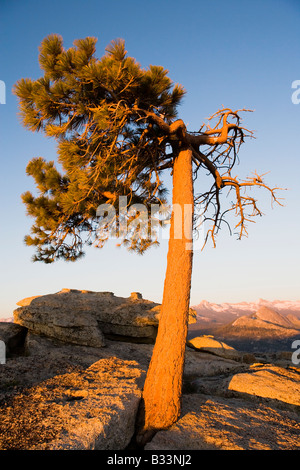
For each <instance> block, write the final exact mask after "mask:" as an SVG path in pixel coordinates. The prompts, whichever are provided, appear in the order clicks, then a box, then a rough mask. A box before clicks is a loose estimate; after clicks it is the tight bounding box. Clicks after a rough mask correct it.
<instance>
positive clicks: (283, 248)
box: [0, 0, 300, 317]
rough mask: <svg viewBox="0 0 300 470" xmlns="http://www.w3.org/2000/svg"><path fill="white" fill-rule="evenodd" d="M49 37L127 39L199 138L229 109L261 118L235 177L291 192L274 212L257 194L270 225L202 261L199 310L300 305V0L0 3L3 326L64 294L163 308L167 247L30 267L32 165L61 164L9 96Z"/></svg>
mask: <svg viewBox="0 0 300 470" xmlns="http://www.w3.org/2000/svg"><path fill="white" fill-rule="evenodd" d="M50 33H57V34H60V35H61V36H62V37H63V39H64V44H65V47H70V46H71V45H72V43H73V41H74V39H78V38H83V37H86V36H95V37H97V38H98V43H97V55H98V56H99V57H100V56H101V55H102V54H103V53H104V49H105V47H106V45H107V44H108V43H109V42H110V41H111V40H113V39H116V38H118V37H120V38H123V39H125V42H126V49H127V51H128V54H129V55H131V56H133V57H135V58H136V60H137V61H138V62H140V63H141V65H142V66H143V67H147V66H148V65H149V64H154V65H163V66H164V67H165V68H167V69H168V70H169V75H170V77H171V79H172V80H173V81H174V82H175V83H176V82H178V83H181V84H182V85H183V86H184V87H185V89H186V90H187V94H186V96H185V99H184V101H183V104H182V105H181V107H180V111H179V117H181V118H182V119H184V120H185V122H186V123H187V126H188V129H189V130H191V131H193V130H198V129H199V128H200V126H201V124H202V123H203V122H204V120H205V118H207V117H208V116H210V115H211V114H213V113H214V112H215V111H217V109H219V108H220V107H222V105H224V106H225V107H227V106H228V107H231V108H236V109H238V108H250V109H253V110H255V112H254V113H251V114H248V115H245V121H244V124H245V126H246V127H248V128H250V129H252V130H254V131H255V136H256V139H255V140H249V141H247V143H246V144H245V145H244V147H243V148H242V150H241V153H240V160H241V161H240V165H239V166H238V167H237V169H236V174H241V175H243V176H245V175H247V174H250V173H251V172H252V171H254V170H257V171H258V172H259V173H264V172H267V171H270V173H269V174H268V177H267V181H268V183H269V184H270V185H271V186H277V185H279V186H281V187H284V188H289V190H288V191H285V192H284V193H283V196H284V197H285V202H284V203H285V207H284V208H281V207H275V208H274V209H271V206H270V200H269V197H268V195H267V194H266V193H261V199H260V200H261V206H262V208H263V210H264V213H265V216H264V217H263V218H260V219H259V220H257V223H256V224H251V227H249V237H248V238H245V239H243V240H242V241H237V240H236V237H235V236H230V235H229V234H228V231H227V230H226V229H224V231H223V232H222V233H221V235H220V236H219V238H218V244H217V248H216V249H213V248H212V247H211V246H207V247H206V248H205V250H204V251H202V252H198V251H197V252H196V253H195V256H194V271H193V279H192V294H191V304H197V303H199V302H200V301H201V300H203V299H206V300H209V301H211V302H238V301H256V300H258V299H259V298H265V299H268V300H274V299H281V300H284V299H286V300H297V299H300V293H299V285H300V282H299V281H300V275H299V274H300V272H299V265H300V256H299V253H300V242H299V234H300V222H299V202H300V189H299V186H300V185H299V174H300V155H299V154H300V152H299V130H300V104H299V105H296V104H293V103H292V100H291V96H292V92H293V90H292V88H291V85H292V82H293V81H294V80H300V61H299V44H300V41H299V39H300V2H299V0H282V1H280V0H264V1H261V0H260V1H257V0H254V1H252V2H246V1H241V0H227V1H226V2H224V1H222V0H210V1H207V2H205V1H201V0H200V1H191V0H186V1H185V2H182V1H178V0H173V1H172V2H170V1H164V0H160V1H158V0H153V1H151V2H147V3H146V2H141V1H137V0H127V1H126V2H124V1H121V0H115V1H114V2H105V1H102V0H86V1H78V0H72V1H71V0H64V1H61V0H60V1H58V0H52V1H51V2H47V3H46V2H41V1H40V0H39V1H37V0H27V1H26V2H24V1H22V0H1V1H0V35H1V45H0V64H1V68H0V80H2V81H4V82H5V84H6V104H1V105H0V159H1V173H0V178H1V181H0V183H1V184H0V191H1V206H0V214H1V226H0V250H1V274H0V276H1V278H0V283H1V301H0V317H6V316H10V315H11V314H12V312H13V310H14V308H15V306H16V305H15V304H16V302H17V301H18V300H20V299H22V298H24V297H27V296H32V295H39V294H46V293H51V292H57V291H59V290H60V289H62V288H75V289H90V290H97V291H113V292H114V293H115V294H116V295H120V296H125V297H126V296H128V295H130V292H132V291H139V292H142V294H143V296H144V298H148V299H151V300H155V301H158V302H160V301H161V299H162V292H163V282H164V275H165V269H166V255H167V241H166V240H164V241H163V242H162V244H161V247H160V248H158V249H155V248H154V249H152V250H150V251H149V252H148V253H146V254H145V255H143V256H142V257H141V256H138V255H136V254H131V253H128V252H127V251H126V250H125V249H124V248H121V249H119V248H116V247H115V243H114V242H110V243H109V244H108V246H106V247H105V248H104V249H102V250H96V249H89V250H88V251H87V254H86V257H85V258H83V259H82V260H81V261H77V262H76V263H72V264H69V263H66V262H58V263H55V264H52V265H43V264H40V263H32V262H31V256H32V254H33V252H32V250H31V248H29V247H26V246H25V245H24V243H23V238H24V235H26V234H27V233H28V232H29V229H30V226H31V223H32V221H31V220H30V219H29V218H28V217H27V216H26V213H25V207H24V206H23V204H22V203H21V200H20V195H21V194H22V193H23V192H24V191H26V190H34V186H33V182H32V181H31V179H30V178H29V177H27V176H26V174H25V168H26V165H27V163H28V161H29V160H30V159H31V158H33V157H36V156H42V157H44V158H46V159H48V160H54V159H55V158H56V152H55V143H54V142H52V141H51V140H49V139H46V138H45V137H44V136H43V135H42V134H33V133H31V132H30V131H28V130H25V129H24V128H23V127H22V126H21V124H20V122H19V119H18V117H17V111H18V109H17V100H16V98H15V96H14V95H12V93H11V89H12V87H13V85H14V83H15V82H16V81H17V80H19V79H20V78H22V77H31V78H33V79H36V78H38V77H39V76H40V75H41V71H40V69H39V66H38V46H39V44H40V43H41V41H42V39H43V38H44V37H46V36H47V35H48V34H50Z"/></svg>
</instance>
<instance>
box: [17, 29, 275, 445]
mask: <svg viewBox="0 0 300 470" xmlns="http://www.w3.org/2000/svg"><path fill="white" fill-rule="evenodd" d="M96 42H97V39H95V38H93V37H87V38H85V39H79V40H76V41H74V43H73V47H70V48H69V49H65V48H64V46H63V41H62V38H61V37H60V36H58V35H50V36H48V37H47V38H45V39H44V40H43V41H42V43H41V45H40V49H39V64H40V67H41V69H42V71H43V76H42V77H41V78H39V79H37V80H31V79H28V78H26V79H20V80H19V81H18V82H17V83H16V85H15V88H14V92H15V94H16V95H17V97H18V98H19V106H20V116H21V119H22V123H23V124H24V126H25V127H27V128H28V129H30V130H31V131H43V132H44V133H45V135H46V136H49V137H53V138H54V139H56V141H57V156H58V163H59V165H60V168H59V170H58V169H57V168H56V166H55V164H54V162H53V161H50V162H46V161H45V160H44V159H43V158H40V157H39V158H33V159H32V160H31V161H30V162H29V163H28V166H27V169H26V171H27V174H28V175H31V176H32V177H33V178H34V180H35V183H36V186H37V191H38V195H37V196H36V197H35V196H34V195H32V194H31V193H30V192H26V193H25V194H23V195H22V199H23V202H24V203H25V205H26V207H27V213H28V215H29V216H31V217H33V218H34V219H35V223H34V225H33V226H32V233H31V235H28V236H26V237H25V242H26V244H27V245H29V246H34V247H35V248H36V254H35V256H34V260H37V261H43V262H45V263H52V262H53V261H55V260H58V259H65V260H70V261H75V260H76V259H78V258H80V257H81V256H82V255H83V254H84V252H83V248H84V245H85V244H87V245H91V244H94V245H95V246H98V247H102V246H103V244H104V243H105V240H107V239H108V238H109V236H110V233H111V228H112V224H111V221H109V222H108V218H107V214H106V213H105V212H102V213H101V214H100V216H99V211H98V212H97V209H98V207H99V206H101V205H102V204H108V205H109V207H114V208H115V214H116V216H115V223H116V224H117V226H118V224H119V226H121V223H122V224H123V225H122V227H123V226H124V220H123V221H121V214H120V212H119V202H118V201H119V198H120V196H123V199H122V200H123V201H124V198H126V201H127V207H128V209H129V208H130V206H132V205H133V204H143V207H145V208H146V209H147V211H149V214H150V213H151V207H153V206H152V205H153V204H155V205H156V206H155V207H162V206H163V205H165V204H166V202H167V199H166V188H165V187H164V185H163V181H162V175H163V172H166V171H167V172H170V173H171V174H172V182H173V188H172V207H173V208H175V207H176V208H177V209H178V208H180V209H181V213H182V217H178V216H176V217H175V215H174V214H175V211H172V214H171V220H170V237H169V249H168V256H167V270H166V277H165V283H164V291H163V301H162V307H161V315H160V321H159V328H158V334H157V338H156V342H155V345H154V349H153V355H152V359H151V363H150V366H149V369H148V373H147V377H146V381H145V385H144V390H143V400H142V403H143V407H142V410H143V411H142V416H143V420H142V423H143V425H142V427H141V429H140V433H139V440H140V442H145V441H146V440H147V439H148V438H149V436H150V435H152V434H153V433H154V432H155V431H156V430H158V429H166V428H168V427H169V426H170V425H172V424H173V423H174V422H175V421H176V420H177V419H178V417H179V414H180V407H181V395H182V376H183V368H184V357H185V344H186V335H187V325H188V312H189V301H190V288H191V274H192V257H193V233H194V231H195V228H196V226H197V217H198V216H197V214H196V211H195V210H194V207H195V204H197V207H198V206H200V207H201V208H202V213H203V214H202V217H204V221H205V227H206V228H207V232H206V236H205V243H206V242H207V240H209V239H210V240H212V243H213V245H215V240H216V235H217V233H218V231H219V229H220V226H221V225H222V223H223V222H224V223H225V224H227V225H229V223H231V224H232V221H231V222H230V220H229V221H228V216H229V218H230V215H231V214H233V215H234V216H235V217H237V223H235V224H234V226H235V228H236V230H237V231H238V237H242V236H243V235H246V234H247V222H249V221H252V220H253V217H255V216H258V215H262V213H261V211H260V209H259V208H258V205H257V199H256V198H255V197H254V195H253V194H252V195H251V194H249V192H247V190H249V189H251V188H253V187H255V188H264V189H265V190H267V191H269V192H270V195H271V200H272V201H276V202H278V199H277V198H276V194H275V190H276V189H277V188H271V187H269V186H268V185H267V184H266V183H265V182H264V180H263V175H262V176H261V175H259V174H257V173H256V172H255V173H254V174H253V175H252V176H250V177H248V178H246V179H240V178H238V177H237V176H233V175H232V169H233V168H234V167H235V165H236V163H237V158H238V151H239V149H240V146H241V144H242V143H243V142H244V139H245V137H247V136H250V137H251V136H252V132H251V131H248V130H247V129H245V128H244V127H242V125H241V117H240V114H241V112H243V111H247V110H245V109H242V110H231V109H229V108H222V109H219V110H218V111H217V112H216V113H215V114H213V115H212V116H211V117H210V118H209V119H208V121H207V124H206V125H204V124H203V125H202V127H201V128H200V130H199V131H197V132H190V131H188V130H187V127H186V125H185V123H184V122H183V121H182V120H181V119H178V118H177V107H178V105H179V104H180V102H181V100H182V97H183V96H184V94H185V90H184V89H183V87H182V86H181V85H178V84H174V83H173V82H172V81H171V79H170V78H169V77H168V71H167V70H165V69H164V68H163V67H161V66H153V65H150V66H149V68H148V69H143V68H141V66H140V64H139V63H137V62H136V61H135V60H134V59H133V58H131V57H128V55H127V51H126V50H125V46H124V41H123V40H117V41H113V42H111V44H110V45H108V47H107V48H106V51H105V54H104V55H103V57H101V59H98V58H96V57H95V52H96ZM200 174H204V175H205V177H207V178H206V179H207V180H209V184H206V183H205V181H203V178H202V182H201V185H202V189H201V188H200V191H199V192H198V193H197V192H196V189H195V188H194V182H195V180H196V178H197V177H198V175H200ZM228 193H230V197H228ZM101 207H103V206H101ZM137 207H138V206H137ZM176 213H177V215H178V210H177V212H176ZM125 214H126V213H125ZM127 214H128V218H127V222H132V221H134V220H135V218H137V217H138V216H139V211H138V210H136V211H135V212H134V211H133V212H132V211H130V210H128V212H127ZM122 217H123V218H124V214H123V215H122ZM158 219H159V217H158ZM101 221H102V222H103V223H102V224H101ZM99 227H101V229H100V228H99ZM128 227H129V229H128V231H127V232H126V231H125V234H123V238H122V239H121V241H120V243H124V244H126V245H127V246H128V248H129V249H131V250H135V251H137V252H140V253H142V252H144V251H145V250H146V249H147V248H149V247H150V246H151V245H153V244H156V243H157V239H156V236H155V235H154V236H153V231H151V230H150V228H149V232H148V236H146V237H145V236H143V237H142V236H141V231H140V228H141V227H140V226H139V224H130V223H128ZM205 243H204V244H205ZM145 269H146V270H147V267H145ZM149 282H151V280H149Z"/></svg>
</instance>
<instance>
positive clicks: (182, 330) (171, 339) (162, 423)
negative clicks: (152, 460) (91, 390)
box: [140, 149, 194, 442]
mask: <svg viewBox="0 0 300 470" xmlns="http://www.w3.org/2000/svg"><path fill="white" fill-rule="evenodd" d="M191 157H192V152H191V150H190V149H184V150H181V151H180V152H179V154H178V156H177V158H176V160H175V162H174V168H173V214H172V218H171V227H170V239H169V250H168V258H167V271H166V277H165V284H164V293H163V302H162V307H161V314H160V321H159V328H158V334H157V338H156V342H155V346H154V349H153V355H152V359H151V363H150V366H149V369H148V373H147V377H146V381H145V386H144V392H143V407H144V410H143V413H144V426H143V431H142V432H141V433H140V436H142V435H144V436H145V435H148V436H149V435H151V434H153V432H155V431H156V430H159V429H166V428H168V427H170V426H171V425H172V424H173V423H174V422H176V421H177V419H178V417H179V415H180V410H181V394H182V376H183V369H184V358H185V346H186V336H187V328H188V315H189V302H190V289H191V275H192V258H193V251H192V216H193V208H194V197H193V179H192V158H191ZM180 209H181V211H180ZM180 212H182V217H181V216H180ZM178 213H179V215H178ZM177 215H178V217H177ZM146 440H147V438H146ZM140 442H141V441H140Z"/></svg>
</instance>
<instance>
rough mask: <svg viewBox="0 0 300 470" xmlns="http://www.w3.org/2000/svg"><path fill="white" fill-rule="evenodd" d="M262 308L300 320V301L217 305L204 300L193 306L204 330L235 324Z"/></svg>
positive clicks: (260, 301) (264, 301)
mask: <svg viewBox="0 0 300 470" xmlns="http://www.w3.org/2000/svg"><path fill="white" fill-rule="evenodd" d="M260 307H267V308H269V309H271V310H274V311H275V312H276V313H279V314H281V315H283V316H287V315H294V316H295V317H296V318H298V319H299V320H300V300H296V301H289V300H274V301H269V300H264V299H259V300H258V301H257V302H239V303H221V304H215V303H211V302H208V301H207V300H203V301H202V302H200V304H198V305H193V309H194V310H196V313H197V325H198V326H202V327H203V328H211V327H217V326H221V325H225V324H226V323H229V322H233V321H234V320H236V319H237V318H239V317H241V316H245V315H250V314H252V313H255V312H257V310H259V308H260Z"/></svg>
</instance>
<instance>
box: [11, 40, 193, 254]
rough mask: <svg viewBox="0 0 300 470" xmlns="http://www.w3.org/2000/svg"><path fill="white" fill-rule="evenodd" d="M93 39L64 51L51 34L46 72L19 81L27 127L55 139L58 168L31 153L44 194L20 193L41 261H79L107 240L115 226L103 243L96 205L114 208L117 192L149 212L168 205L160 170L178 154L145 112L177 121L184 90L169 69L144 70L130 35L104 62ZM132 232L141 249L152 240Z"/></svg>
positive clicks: (130, 238) (31, 168) (44, 50)
mask: <svg viewBox="0 0 300 470" xmlns="http://www.w3.org/2000/svg"><path fill="white" fill-rule="evenodd" d="M96 42H97V39H96V38H93V37H87V38H85V39H79V40H76V41H74V44H73V47H70V48H69V49H65V48H64V46H63V40H62V38H61V37H60V36H58V35H50V36H48V37H47V38H45V39H44V40H43V41H42V43H41V46H40V49H39V65H40V68H41V70H42V71H43V76H42V77H41V78H39V79H37V80H31V79H29V78H27V79H21V80H19V81H18V82H17V83H16V85H15V87H14V93H15V94H16V95H17V97H18V99H19V108H20V117H21V120H22V123H23V125H24V126H25V127H26V128H28V129H29V130H31V131H34V132H36V131H39V132H43V133H44V134H45V135H46V136H48V137H51V138H53V139H55V141H56V142H57V161H58V163H59V167H60V170H58V169H57V167H56V166H55V163H54V162H53V161H50V162H47V161H45V160H44V159H43V158H41V157H39V158H33V159H32V160H31V161H30V162H29V164H28V166H27V169H26V171H27V174H28V175H31V176H32V177H33V178H34V180H35V184H36V188H37V193H38V194H37V195H33V194H32V193H30V192H26V193H25V194H23V195H22V200H23V202H24V203H25V205H26V208H27V212H28V215H30V216H32V217H33V218H34V219H35V222H34V225H33V226H32V230H31V234H30V235H27V236H26V237H25V242H26V244H27V245H33V246H35V247H36V254H35V257H34V259H35V260H39V261H44V262H46V263H50V262H53V261H54V260H56V259H59V258H63V259H65V260H71V261H74V260H76V259H77V258H79V257H81V256H82V255H83V254H84V251H83V246H84V244H92V243H93V244H94V243H95V244H96V245H97V244H98V245H99V246H102V244H103V241H105V240H106V239H107V238H108V236H109V230H110V227H108V226H104V227H102V238H101V243H100V242H99V236H98V235H99V217H97V208H98V206H99V205H101V204H104V203H109V204H111V205H112V206H113V207H115V208H116V209H117V208H118V199H119V197H120V196H126V197H127V200H128V205H129V204H134V203H140V204H143V205H145V206H146V207H147V208H150V205H151V204H160V203H164V202H165V197H166V188H165V187H164V186H163V184H162V181H161V178H160V175H161V172H162V171H163V169H164V168H166V167H168V162H170V159H171V158H172V154H171V153H170V152H169V150H168V141H167V138H166V135H164V133H163V131H162V130H161V129H160V128H159V127H158V126H157V125H156V124H155V122H154V121H153V120H151V119H149V118H148V117H147V112H151V113H155V114H156V115H157V116H160V117H163V119H164V120H165V122H168V123H171V122H172V121H173V120H174V119H175V118H176V109H177V106H178V105H179V103H180V101H181V99H182V97H183V95H184V93H185V92H184V89H183V88H182V87H181V86H180V85H176V84H175V85H174V84H173V83H172V81H171V80H170V78H169V77H168V71H167V70H165V69H164V68H163V67H160V66H153V65H151V66H150V67H149V68H147V69H143V68H142V67H141V66H140V64H139V63H137V62H136V60H135V59H133V58H131V57H128V55H127V51H126V50H125V44H124V41H123V40H117V41H113V42H112V43H111V44H109V45H108V47H107V48H106V50H105V53H104V55H103V56H102V57H101V58H100V59H98V58H96V56H95V53H96ZM134 232H135V231H133V232H132V233H131V234H127V236H125V237H124V243H127V244H128V246H129V248H130V249H134V250H137V251H139V252H143V251H144V250H145V249H146V248H148V246H150V245H151V244H152V243H153V242H154V241H153V240H152V239H151V237H148V238H146V239H145V238H144V239H143V240H141V238H140V237H137V236H136V233H134Z"/></svg>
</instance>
